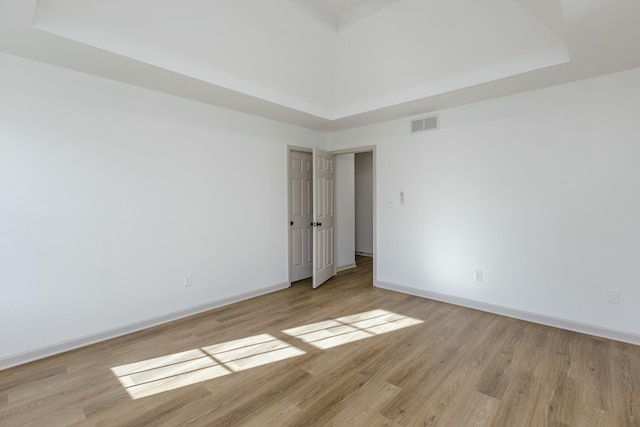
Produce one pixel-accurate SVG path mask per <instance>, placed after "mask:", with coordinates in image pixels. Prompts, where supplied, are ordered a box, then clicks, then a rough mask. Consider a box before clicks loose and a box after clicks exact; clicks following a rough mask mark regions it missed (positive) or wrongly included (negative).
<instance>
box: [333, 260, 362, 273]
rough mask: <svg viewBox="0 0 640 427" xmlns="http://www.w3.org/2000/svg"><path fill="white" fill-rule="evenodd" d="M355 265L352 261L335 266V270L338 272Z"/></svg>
mask: <svg viewBox="0 0 640 427" xmlns="http://www.w3.org/2000/svg"><path fill="white" fill-rule="evenodd" d="M356 267H357V265H356V263H355V262H352V263H350V264H345V265H341V266H339V267H336V272H340V271H344V270H349V269H351V268H356Z"/></svg>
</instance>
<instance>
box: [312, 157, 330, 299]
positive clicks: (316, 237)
mask: <svg viewBox="0 0 640 427" xmlns="http://www.w3.org/2000/svg"><path fill="white" fill-rule="evenodd" d="M334 165H335V161H334V156H333V154H330V153H327V152H325V151H322V150H319V149H317V148H314V149H313V166H314V167H313V190H314V191H313V222H312V226H313V287H314V288H317V287H318V286H320V285H322V284H323V283H324V282H326V281H327V280H329V279H330V278H331V277H333V276H335V275H336V264H335V260H334V258H335V256H334V246H333V245H334V237H335V227H334V224H333V221H334V189H335V188H334V187H335V167H334Z"/></svg>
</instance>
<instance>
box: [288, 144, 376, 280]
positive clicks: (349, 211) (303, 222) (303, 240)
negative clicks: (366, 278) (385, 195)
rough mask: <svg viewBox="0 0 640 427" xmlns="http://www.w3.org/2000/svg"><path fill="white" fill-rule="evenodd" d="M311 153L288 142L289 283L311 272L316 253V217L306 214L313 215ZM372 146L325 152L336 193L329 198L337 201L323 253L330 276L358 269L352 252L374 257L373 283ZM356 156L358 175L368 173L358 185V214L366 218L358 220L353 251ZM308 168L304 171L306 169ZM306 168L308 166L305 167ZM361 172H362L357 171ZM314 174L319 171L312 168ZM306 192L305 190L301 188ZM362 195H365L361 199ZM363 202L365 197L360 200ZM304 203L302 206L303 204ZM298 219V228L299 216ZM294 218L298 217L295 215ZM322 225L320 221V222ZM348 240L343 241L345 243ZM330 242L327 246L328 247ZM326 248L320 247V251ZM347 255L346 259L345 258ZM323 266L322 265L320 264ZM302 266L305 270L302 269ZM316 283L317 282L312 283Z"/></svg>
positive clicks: (374, 157)
mask: <svg viewBox="0 0 640 427" xmlns="http://www.w3.org/2000/svg"><path fill="white" fill-rule="evenodd" d="M312 151H321V150H309V149H305V148H300V147H293V146H289V148H288V154H287V162H288V163H287V165H288V166H287V175H288V179H287V188H288V197H287V203H288V206H287V209H288V210H287V213H288V215H289V219H288V223H289V227H288V228H289V234H288V253H289V260H288V263H289V285H291V283H292V282H296V281H298V280H303V279H305V278H309V277H315V276H314V269H315V268H316V267H314V256H313V250H314V249H316V250H317V248H314V243H313V235H314V231H319V230H317V229H316V230H314V228H313V223H314V222H316V220H308V219H309V215H310V214H311V215H313V199H314V196H317V195H314V193H313V192H314V180H313V172H314V166H316V165H314V160H313V157H312ZM375 151H376V150H375V146H369V147H361V148H354V149H347V150H340V151H334V152H332V153H325V154H328V155H332V156H333V157H332V158H333V159H334V160H335V161H334V162H332V163H333V164H334V165H335V182H334V186H335V187H334V188H335V191H332V192H331V193H332V194H331V197H330V198H331V199H332V200H335V204H334V203H331V202H330V203H331V204H332V205H334V206H335V221H331V222H332V223H334V224H335V231H334V232H333V237H332V239H331V241H330V243H331V244H330V245H327V247H326V249H327V250H328V252H327V253H330V254H333V255H331V256H330V258H331V260H332V261H334V262H333V267H332V268H333V275H335V274H336V273H337V271H340V270H347V269H350V268H353V267H356V252H358V253H359V255H358V258H359V259H362V258H361V257H360V255H364V256H366V257H369V258H373V259H372V260H370V259H369V260H368V261H367V262H372V264H373V282H374V284H375V282H376V277H377V268H376V264H377V263H376V258H375V254H376V210H375V206H376V167H375V166H376V165H375V163H376V161H375V159H376V152H375ZM356 155H357V156H358V161H359V163H360V165H359V167H358V170H359V172H358V175H359V176H360V175H365V176H368V178H365V180H366V179H368V185H362V184H359V185H358V199H359V201H358V203H359V204H360V205H361V207H360V208H359V213H360V215H359V217H361V216H364V217H368V220H364V221H363V220H360V221H359V222H360V227H362V229H361V230H360V231H359V232H358V237H359V243H362V242H360V241H363V242H365V244H364V245H359V247H358V250H356V212H355V208H356V188H355V179H356V175H355V173H356V169H355V168H356V163H355V161H356ZM305 169H306V170H305ZM309 169H310V170H309ZM362 171H365V173H364V174H362V173H361V172H362ZM316 172H317V171H316ZM305 191H306V192H305ZM363 193H364V196H365V197H360V196H362V195H363ZM363 200H364V201H363ZM305 201H306V205H305ZM296 215H297V217H299V218H300V223H299V224H300V226H298V223H297V217H296ZM294 218H296V219H294ZM321 222H322V223H323V225H324V221H321ZM345 242H346V243H345ZM327 243H329V242H327ZM329 246H331V247H329ZM322 252H324V251H322ZM345 256H346V257H347V261H344V259H345ZM321 264H322V263H321ZM303 265H304V268H303V267H302V266H303ZM314 287H315V282H314Z"/></svg>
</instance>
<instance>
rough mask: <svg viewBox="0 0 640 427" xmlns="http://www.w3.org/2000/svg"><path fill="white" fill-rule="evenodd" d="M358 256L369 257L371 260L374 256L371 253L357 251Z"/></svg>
mask: <svg viewBox="0 0 640 427" xmlns="http://www.w3.org/2000/svg"><path fill="white" fill-rule="evenodd" d="M356 256H367V257H369V258H372V257H373V254H372V253H371V252H362V251H356Z"/></svg>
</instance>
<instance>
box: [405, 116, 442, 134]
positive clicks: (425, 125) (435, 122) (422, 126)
mask: <svg viewBox="0 0 640 427" xmlns="http://www.w3.org/2000/svg"><path fill="white" fill-rule="evenodd" d="M439 127H440V120H439V119H438V116H431V117H423V118H421V119H416V120H411V133H416V132H424V131H426V130H434V129H438V128H439Z"/></svg>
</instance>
